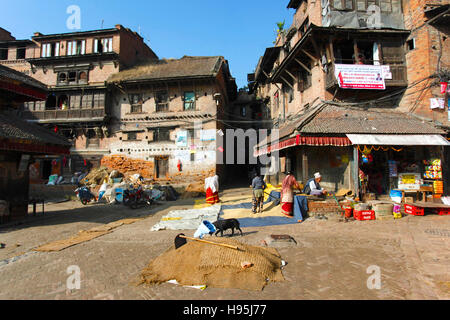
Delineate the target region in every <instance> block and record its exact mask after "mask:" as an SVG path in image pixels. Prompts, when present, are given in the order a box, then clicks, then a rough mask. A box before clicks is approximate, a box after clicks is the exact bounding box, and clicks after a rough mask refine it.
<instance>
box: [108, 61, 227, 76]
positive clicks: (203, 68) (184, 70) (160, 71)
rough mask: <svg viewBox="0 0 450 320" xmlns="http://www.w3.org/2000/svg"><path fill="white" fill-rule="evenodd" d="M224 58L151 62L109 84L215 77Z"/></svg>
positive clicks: (123, 72)
mask: <svg viewBox="0 0 450 320" xmlns="http://www.w3.org/2000/svg"><path fill="white" fill-rule="evenodd" d="M222 61H224V58H223V57H221V56H213V57H189V56H184V57H183V58H181V59H161V60H150V61H148V62H146V63H142V64H139V65H136V66H134V67H132V68H130V69H127V70H123V71H121V72H118V73H116V74H113V75H111V76H110V77H109V79H108V82H119V81H136V80H158V79H173V78H185V77H210V76H215V75H216V74H217V72H218V71H219V69H220V66H221V63H222Z"/></svg>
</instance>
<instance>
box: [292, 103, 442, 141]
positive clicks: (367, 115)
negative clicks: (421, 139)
mask: <svg viewBox="0 0 450 320" xmlns="http://www.w3.org/2000/svg"><path fill="white" fill-rule="evenodd" d="M299 131H300V133H308V134H348V133H361V134H364V133H365V134H377V133H378V134H444V133H445V132H444V131H442V130H439V129H437V128H435V127H434V126H432V125H430V124H428V123H426V122H424V121H421V120H418V119H417V118H414V117H412V116H411V115H408V114H406V113H403V112H399V111H394V110H388V109H381V108H370V109H368V110H363V109H361V108H352V107H340V106H339V107H338V106H332V105H327V106H326V107H325V108H324V109H323V110H322V111H321V112H319V113H318V114H317V115H316V116H315V117H314V118H313V119H312V120H311V121H309V122H307V123H306V124H304V125H302V126H301V128H300V130H299Z"/></svg>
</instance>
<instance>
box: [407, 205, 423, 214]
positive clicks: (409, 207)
mask: <svg viewBox="0 0 450 320" xmlns="http://www.w3.org/2000/svg"><path fill="white" fill-rule="evenodd" d="M405 213H407V214H410V215H413V216H423V215H425V210H424V209H423V208H419V207H416V206H413V205H410V204H406V203H405Z"/></svg>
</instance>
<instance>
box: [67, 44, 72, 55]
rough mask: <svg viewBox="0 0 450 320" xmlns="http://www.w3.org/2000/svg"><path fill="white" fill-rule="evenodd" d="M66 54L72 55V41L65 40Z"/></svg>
mask: <svg viewBox="0 0 450 320" xmlns="http://www.w3.org/2000/svg"><path fill="white" fill-rule="evenodd" d="M67 55H68V56H71V55H72V41H67Z"/></svg>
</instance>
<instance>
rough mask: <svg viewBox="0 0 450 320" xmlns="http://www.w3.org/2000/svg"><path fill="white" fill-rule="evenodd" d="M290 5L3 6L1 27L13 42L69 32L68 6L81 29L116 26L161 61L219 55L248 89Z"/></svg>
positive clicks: (59, 1) (108, 1)
mask: <svg viewBox="0 0 450 320" xmlns="http://www.w3.org/2000/svg"><path fill="white" fill-rule="evenodd" d="M288 2H289V1H288V0H283V1H279V0H278V1H274V0H240V1H239V0H172V1H155V0H147V1H144V0H134V1H133V0H129V1H123V0H120V1H119V0H78V1H76V0H69V1H67V0H14V1H12V0H2V10H1V11H0V27H2V28H4V29H7V30H8V31H10V32H11V33H12V35H13V36H15V37H16V38H17V39H29V38H31V36H32V35H33V33H34V32H36V31H39V32H41V33H43V34H51V33H64V32H72V31H74V30H69V29H67V26H66V21H67V19H68V18H69V16H70V15H69V14H67V13H66V11H67V8H68V7H69V6H70V5H77V6H79V7H80V9H81V29H80V31H85V30H95V29H101V27H102V20H103V27H104V28H112V27H114V25H116V24H122V25H124V26H125V27H128V28H131V29H133V30H135V31H139V30H140V32H141V36H143V37H144V38H145V40H146V43H147V44H148V45H149V46H150V47H151V48H152V49H153V51H155V52H156V54H157V55H158V56H159V57H160V58H181V57H182V56H184V55H192V56H212V55H222V56H224V57H225V58H226V59H227V60H228V61H229V63H230V68H231V72H232V75H233V76H234V77H235V78H236V82H237V85H238V87H243V86H245V85H246V84H247V73H251V72H253V71H254V68H255V67H256V64H257V62H258V59H259V57H260V56H261V55H263V54H264V50H265V48H266V47H270V46H273V41H274V39H275V29H276V23H277V22H281V21H283V20H285V21H286V27H289V26H290V25H291V23H292V16H293V13H294V12H293V10H291V9H287V8H286V6H287V4H288Z"/></svg>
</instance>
